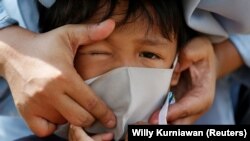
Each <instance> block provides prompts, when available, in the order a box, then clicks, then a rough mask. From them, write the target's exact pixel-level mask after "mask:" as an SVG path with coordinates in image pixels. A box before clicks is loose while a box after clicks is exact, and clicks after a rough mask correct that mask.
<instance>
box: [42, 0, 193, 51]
mask: <svg viewBox="0 0 250 141" xmlns="http://www.w3.org/2000/svg"><path fill="white" fill-rule="evenodd" d="M121 1H126V2H127V4H128V6H127V8H126V11H125V16H124V19H122V20H121V21H120V22H119V23H118V25H119V26H121V25H123V24H126V23H128V22H133V20H136V19H137V18H138V17H139V16H144V17H145V18H146V20H147V21H148V25H149V26H148V28H150V26H152V25H154V24H156V25H158V26H159V28H160V31H161V33H162V35H163V36H164V37H165V38H167V39H169V40H170V39H172V38H171V37H172V35H173V34H174V35H175V37H177V43H178V47H180V46H183V44H185V43H186V42H187V40H189V39H190V38H191V37H192V36H194V32H193V30H191V29H190V28H188V27H187V25H186V24H185V20H184V16H183V8H182V3H181V0H57V1H56V2H55V4H54V5H53V6H52V7H50V8H48V9H47V8H45V7H43V6H42V5H41V4H39V3H38V8H39V13H40V19H39V27H40V32H47V31H49V30H52V29H54V28H57V27H60V26H63V25H66V24H79V23H83V22H86V21H88V20H89V19H90V18H91V17H93V16H94V15H95V14H96V12H97V10H98V9H100V8H101V7H102V6H108V8H106V11H105V13H104V14H103V16H102V17H101V18H100V21H99V22H101V21H104V20H106V19H108V18H110V17H111V16H113V14H114V9H115V8H116V6H117V5H118V4H119V2H121ZM149 8H151V9H153V11H154V12H152V10H151V11H149ZM138 12H139V13H140V14H139V16H138ZM131 19H132V20H131Z"/></svg>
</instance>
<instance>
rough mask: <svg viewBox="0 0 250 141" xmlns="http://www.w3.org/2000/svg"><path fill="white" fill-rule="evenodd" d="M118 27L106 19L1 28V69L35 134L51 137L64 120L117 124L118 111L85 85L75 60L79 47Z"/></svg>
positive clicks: (78, 124)
mask: <svg viewBox="0 0 250 141" xmlns="http://www.w3.org/2000/svg"><path fill="white" fill-rule="evenodd" d="M114 27H115V23H114V21H112V20H106V21H104V22H102V23H100V24H98V25H66V26H63V27H60V28H57V29H55V30H52V31H50V32H47V33H44V34H35V33H32V32H29V31H27V30H25V29H22V28H20V27H17V26H13V27H8V28H6V29H3V30H1V31H0V56H1V57H0V64H1V66H0V73H1V75H3V76H4V77H5V78H6V79H7V81H8V83H9V86H10V89H11V92H12V95H13V98H14V101H15V104H16V107H17V109H18V110H19V112H20V113H21V115H22V116H23V118H24V119H25V121H26V122H27V124H28V126H29V127H30V128H31V129H32V131H33V132H34V133H35V134H37V135H38V136H46V135H49V134H51V133H53V131H54V130H55V129H56V127H57V124H62V123H65V122H66V121H69V122H70V123H71V124H74V125H77V126H82V127H88V126H90V125H91V124H92V123H93V122H94V120H95V119H98V120H100V122H101V123H103V124H104V125H105V126H106V127H109V128H111V127H114V126H115V124H116V123H115V122H116V121H115V116H114V114H113V113H112V112H111V110H110V109H109V108H108V107H107V106H106V105H105V104H104V102H102V101H101V100H100V98H98V97H97V96H95V94H94V93H93V92H92V91H91V89H90V88H89V87H88V86H87V85H86V84H84V81H83V80H82V79H81V77H80V76H79V75H78V74H77V72H76V70H75V69H74V64H73V59H74V55H75V53H76V51H77V48H78V47H79V46H84V45H86V44H91V43H92V42H95V41H98V40H103V39H105V38H106V37H108V36H109V35H110V33H111V32H112V31H113V29H114Z"/></svg>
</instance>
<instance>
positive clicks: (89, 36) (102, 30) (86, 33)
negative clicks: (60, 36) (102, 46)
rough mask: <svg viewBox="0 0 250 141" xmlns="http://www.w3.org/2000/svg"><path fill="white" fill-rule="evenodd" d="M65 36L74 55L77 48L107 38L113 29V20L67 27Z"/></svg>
mask: <svg viewBox="0 0 250 141" xmlns="http://www.w3.org/2000/svg"><path fill="white" fill-rule="evenodd" d="M64 28H66V35H67V38H68V41H69V43H70V46H71V49H72V51H73V53H74V54H75V53H76V51H77V48H78V47H79V46H82V45H87V44H91V43H93V42H96V41H100V40H103V39H105V38H107V37H108V36H109V35H110V34H111V33H112V32H113V30H114V29H115V22H114V20H111V19H108V20H105V21H103V22H101V23H98V24H90V25H81V24H77V25H67V26H65V27H64Z"/></svg>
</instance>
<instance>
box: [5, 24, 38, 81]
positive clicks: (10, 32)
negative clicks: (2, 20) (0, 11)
mask: <svg viewBox="0 0 250 141" xmlns="http://www.w3.org/2000/svg"><path fill="white" fill-rule="evenodd" d="M34 34H35V33H32V32H30V31H28V30H25V29H23V28H21V27H19V26H10V27H6V28H4V29H1V30H0V76H3V77H5V75H6V73H7V71H8V70H10V69H8V66H10V65H8V64H9V63H10V62H11V60H13V59H14V60H18V59H17V54H18V52H20V51H21V49H22V43H24V44H26V45H27V42H28V41H29V40H30V37H32V36H34ZM28 38H29V40H28ZM24 46H25V45H24Z"/></svg>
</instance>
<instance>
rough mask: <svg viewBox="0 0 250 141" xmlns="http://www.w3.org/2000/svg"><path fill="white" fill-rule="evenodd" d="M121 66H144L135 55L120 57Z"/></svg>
mask: <svg viewBox="0 0 250 141" xmlns="http://www.w3.org/2000/svg"><path fill="white" fill-rule="evenodd" d="M119 62H120V67H142V65H141V64H140V62H139V61H138V60H137V59H136V57H134V56H130V57H129V56H125V57H121V59H120V61H119Z"/></svg>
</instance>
